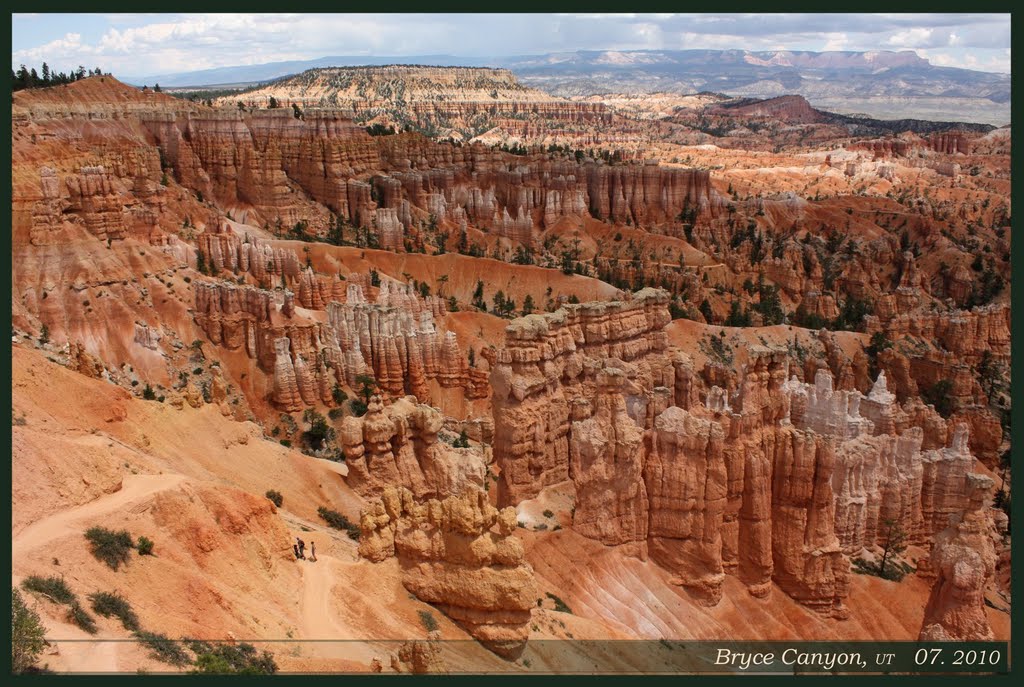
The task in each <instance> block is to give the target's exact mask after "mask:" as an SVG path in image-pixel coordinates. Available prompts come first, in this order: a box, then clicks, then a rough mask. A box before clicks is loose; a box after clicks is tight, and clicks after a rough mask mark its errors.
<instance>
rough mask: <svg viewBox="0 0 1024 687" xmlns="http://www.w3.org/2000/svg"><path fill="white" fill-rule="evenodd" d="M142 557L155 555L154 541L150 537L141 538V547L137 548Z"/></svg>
mask: <svg viewBox="0 0 1024 687" xmlns="http://www.w3.org/2000/svg"><path fill="white" fill-rule="evenodd" d="M136 548H137V549H138V551H139V555H140V556H152V555H153V540H152V539H150V538H149V537H139V545H138V546H137V547H136Z"/></svg>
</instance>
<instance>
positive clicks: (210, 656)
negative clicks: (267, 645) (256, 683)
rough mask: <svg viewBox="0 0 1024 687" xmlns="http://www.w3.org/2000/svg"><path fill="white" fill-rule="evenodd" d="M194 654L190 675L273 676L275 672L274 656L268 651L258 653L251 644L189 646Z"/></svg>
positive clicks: (202, 643) (196, 643) (204, 643)
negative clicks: (194, 658)
mask: <svg viewBox="0 0 1024 687" xmlns="http://www.w3.org/2000/svg"><path fill="white" fill-rule="evenodd" d="M189 648H191V649H192V650H193V651H194V652H195V654H196V661H195V668H194V669H193V670H191V671H190V672H192V673H198V674H213V675H232V674H235V675H273V674H274V673H276V672H277V663H276V662H275V661H274V655H273V654H271V653H270V652H269V651H263V652H262V653H261V652H259V651H258V650H257V649H256V647H254V646H253V645H252V644H248V643H246V642H242V643H240V644H237V645H235V644H217V645H216V646H210V645H209V644H208V643H206V642H195V643H192V644H190V645H189Z"/></svg>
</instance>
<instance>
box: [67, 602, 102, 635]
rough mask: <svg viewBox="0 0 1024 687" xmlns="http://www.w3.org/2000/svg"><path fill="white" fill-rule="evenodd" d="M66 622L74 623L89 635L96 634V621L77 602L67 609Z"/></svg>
mask: <svg viewBox="0 0 1024 687" xmlns="http://www.w3.org/2000/svg"><path fill="white" fill-rule="evenodd" d="M68 622H70V623H74V624H75V625H77V626H78V627H80V628H82V629H83V630H85V631H86V632H88V633H89V634H91V635H94V634H96V631H97V629H96V621H95V620H94V619H93V617H92V616H91V615H89V613H88V612H87V611H86V610H85V609H84V608H82V605H81V604H80V603H78V602H77V601H75V602H73V603H72V604H71V606H70V607H69V608H68Z"/></svg>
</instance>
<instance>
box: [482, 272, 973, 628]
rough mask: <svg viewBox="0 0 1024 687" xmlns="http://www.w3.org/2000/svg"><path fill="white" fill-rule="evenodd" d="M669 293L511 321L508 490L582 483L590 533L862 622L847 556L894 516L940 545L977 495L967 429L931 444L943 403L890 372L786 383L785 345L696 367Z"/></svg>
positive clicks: (578, 509) (716, 585)
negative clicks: (673, 333)
mask: <svg viewBox="0 0 1024 687" xmlns="http://www.w3.org/2000/svg"><path fill="white" fill-rule="evenodd" d="M666 296H667V294H665V292H663V291H658V290H654V289H647V290H644V291H641V292H638V293H637V294H634V295H633V297H632V298H631V299H629V300H624V301H620V302H613V303H597V304H582V305H574V306H566V307H565V308H563V309H561V310H559V311H557V312H555V313H551V314H547V315H534V316H529V317H525V318H520V319H519V320H516V321H514V322H513V323H511V324H510V325H509V326H508V327H507V329H506V345H505V348H504V349H502V350H499V351H498V353H497V356H496V359H495V363H494V366H493V369H492V373H491V384H492V386H493V388H494V396H493V403H494V426H495V434H494V455H495V459H496V464H497V467H498V468H499V469H500V477H499V483H498V498H499V502H500V503H501V504H503V505H516V504H518V503H520V502H522V501H524V500H527V499H532V498H534V497H536V496H537V495H538V494H539V493H540V491H541V490H542V489H544V488H545V487H548V486H552V485H555V484H559V483H563V482H571V483H572V485H573V488H574V490H575V510H574V513H573V529H574V530H576V531H577V532H579V533H581V534H583V535H584V536H587V537H589V538H592V539H595V540H598V541H601V542H602V543H604V544H606V545H609V546H620V547H623V550H624V551H626V552H628V553H631V554H632V555H637V556H639V557H641V558H646V557H650V558H651V559H652V560H653V561H654V562H656V563H657V564H658V565H660V566H662V567H664V568H665V569H667V570H669V571H670V572H671V573H672V574H673V575H674V578H675V579H676V580H677V582H678V583H679V584H681V585H683V586H685V587H686V588H687V589H688V590H690V591H691V593H692V594H693V595H694V596H695V597H696V598H697V599H698V600H700V601H701V602H703V603H707V604H716V603H718V601H719V600H720V599H721V595H722V584H723V581H724V578H725V576H726V575H727V574H732V575H736V576H737V577H739V578H740V579H741V580H742V581H744V583H745V584H746V585H747V587H748V589H749V590H750V592H751V593H752V594H754V595H757V596H763V595H764V594H767V593H768V592H769V591H770V586H771V582H773V581H774V583H775V584H777V585H778V586H779V587H781V588H782V589H783V591H785V592H786V593H787V594H789V595H790V596H792V597H793V598H795V599H797V600H798V601H800V602H801V603H804V604H806V605H808V606H810V607H812V608H814V609H816V610H818V611H819V612H822V613H825V614H829V615H832V616H835V617H839V618H843V617H846V615H847V610H846V608H845V603H844V600H845V598H846V596H847V595H848V593H849V582H848V575H849V560H848V556H858V555H861V553H862V552H863V551H864V550H865V549H871V548H873V547H875V546H876V545H877V544H879V543H881V541H882V538H883V537H884V536H885V532H886V524H885V523H887V522H889V521H895V522H896V523H898V525H899V526H900V527H901V528H903V529H904V530H905V531H906V532H907V533H908V534H909V536H910V538H911V539H912V541H915V542H919V543H926V542H928V541H930V539H931V537H932V536H933V535H934V534H935V533H936V532H937V531H939V530H941V529H942V527H943V526H944V525H943V523H944V522H945V518H946V517H947V516H948V514H949V513H954V512H958V511H959V510H962V509H963V508H964V504H965V503H966V498H967V497H966V494H967V486H966V481H965V480H966V475H967V474H968V473H969V472H970V471H971V469H972V465H973V456H972V455H971V452H970V449H969V447H968V439H967V437H968V429H967V427H966V425H963V424H961V425H957V427H956V428H955V431H954V432H953V437H952V441H951V444H950V445H949V446H948V447H947V446H944V445H941V444H940V445H938V446H935V447H933V448H930V449H922V445H923V434H924V431H925V428H927V429H928V430H930V431H934V423H935V418H936V417H937V416H934V415H929V414H928V413H919V412H917V411H916V410H914V408H913V407H911V408H909V409H907V408H904V407H902V406H900V405H899V404H898V403H897V401H896V397H895V395H894V394H892V393H891V392H889V391H888V388H887V381H886V377H885V375H884V374H881V375H880V376H879V378H878V379H877V380H876V381H875V384H874V387H873V388H872V390H871V392H870V393H869V394H868V395H867V396H864V395H862V394H861V393H860V392H858V391H855V390H835V389H833V386H832V374H831V372H830V371H829V370H828V369H827V367H824V368H818V369H817V373H816V377H815V381H814V383H813V384H806V383H803V382H800V381H798V380H797V379H796V378H795V377H793V378H791V379H789V380H787V376H788V365H789V362H788V356H787V354H786V353H785V352H783V351H774V350H772V349H770V348H765V347H752V348H751V350H750V351H749V356H748V359H747V362H746V363H744V364H742V365H740V366H739V369H738V371H736V372H730V371H728V370H726V369H725V368H719V367H711V366H708V367H705V368H704V370H703V371H702V372H701V373H699V374H698V373H696V372H695V371H694V366H693V364H692V362H691V361H690V359H689V357H688V356H686V355H685V354H683V353H682V352H680V351H678V350H674V349H672V348H671V347H669V346H668V345H667V342H666V340H665V338H664V327H665V324H667V321H668V317H667V312H666V309H667V306H666ZM826 348H827V347H826ZM847 364H848V363H847ZM722 375H725V376H724V377H723V376H722ZM718 384H722V386H718ZM939 421H940V422H941V418H939ZM941 435H942V436H943V437H945V435H946V428H945V425H944V424H942V425H941Z"/></svg>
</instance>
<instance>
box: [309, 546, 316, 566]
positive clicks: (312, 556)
mask: <svg viewBox="0 0 1024 687" xmlns="http://www.w3.org/2000/svg"><path fill="white" fill-rule="evenodd" d="M309 560H311V561H313V562H314V563H315V562H316V542H315V541H311V542H309Z"/></svg>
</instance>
